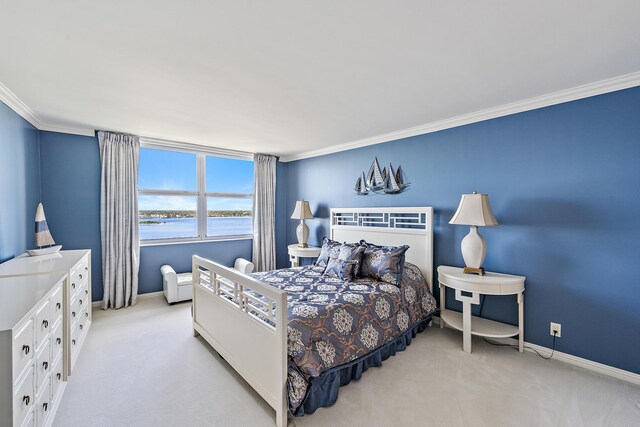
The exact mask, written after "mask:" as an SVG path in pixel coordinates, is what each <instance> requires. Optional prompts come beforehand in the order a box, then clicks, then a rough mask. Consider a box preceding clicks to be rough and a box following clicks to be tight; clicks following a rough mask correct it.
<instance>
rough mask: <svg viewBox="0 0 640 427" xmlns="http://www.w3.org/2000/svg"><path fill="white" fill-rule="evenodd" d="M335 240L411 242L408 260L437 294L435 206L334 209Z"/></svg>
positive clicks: (392, 244) (374, 242)
mask: <svg viewBox="0 0 640 427" xmlns="http://www.w3.org/2000/svg"><path fill="white" fill-rule="evenodd" d="M331 239H332V240H337V241H339V242H349V243H352V242H358V241H360V240H362V239H364V240H366V241H367V242H369V243H373V244H376V245H384V246H399V245H409V246H410V248H409V250H408V251H407V253H406V255H405V260H406V261H408V262H410V263H412V264H415V265H416V266H418V268H419V269H420V270H421V271H422V274H423V275H424V277H425V279H427V283H428V284H429V290H430V291H431V293H432V294H433V208H431V207H420V208H405V207H401V208H335V209H331Z"/></svg>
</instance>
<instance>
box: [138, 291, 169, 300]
mask: <svg viewBox="0 0 640 427" xmlns="http://www.w3.org/2000/svg"><path fill="white" fill-rule="evenodd" d="M154 297H164V292H163V291H156V292H146V293H144V294H138V299H142V300H144V299H149V298H154Z"/></svg>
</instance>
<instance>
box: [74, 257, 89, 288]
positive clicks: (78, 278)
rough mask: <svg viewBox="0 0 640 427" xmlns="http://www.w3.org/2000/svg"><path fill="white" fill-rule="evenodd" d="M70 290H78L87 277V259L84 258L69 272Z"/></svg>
mask: <svg viewBox="0 0 640 427" xmlns="http://www.w3.org/2000/svg"><path fill="white" fill-rule="evenodd" d="M69 279H70V280H71V291H72V292H73V291H76V290H78V289H79V288H80V287H81V286H82V284H83V283H84V282H86V281H87V280H88V279H89V265H88V263H87V259H86V258H84V259H83V260H82V261H80V263H79V264H78V266H76V268H75V270H73V271H72V272H71V277H70V278H69Z"/></svg>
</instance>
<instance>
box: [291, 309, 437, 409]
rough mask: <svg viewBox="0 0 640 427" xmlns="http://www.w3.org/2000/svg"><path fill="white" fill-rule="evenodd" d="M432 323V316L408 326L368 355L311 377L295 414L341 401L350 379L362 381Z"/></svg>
mask: <svg viewBox="0 0 640 427" xmlns="http://www.w3.org/2000/svg"><path fill="white" fill-rule="evenodd" d="M429 322H431V316H429V317H428V318H426V319H424V320H422V321H420V322H419V323H418V324H416V325H414V326H413V327H412V328H409V329H408V330H407V331H406V332H405V333H403V334H402V335H400V336H399V337H398V338H396V339H395V340H393V341H390V342H388V343H387V344H385V345H383V346H382V347H380V348H378V349H377V350H374V351H372V352H371V353H369V354H366V355H364V356H362V357H360V358H359V359H356V360H354V361H353V362H349V363H345V364H344V365H340V366H336V367H335V368H332V369H329V370H328V371H325V372H323V373H322V374H320V375H319V376H318V377H316V378H312V379H311V380H310V384H309V386H308V388H307V394H306V395H305V397H304V400H303V401H302V403H301V404H300V406H298V408H297V409H296V410H295V411H294V412H293V413H292V415H294V416H296V417H302V416H304V415H306V414H313V413H314V412H315V411H316V409H318V408H323V407H326V406H331V405H333V404H334V403H336V400H338V391H339V389H340V387H342V386H343V385H347V384H349V383H350V382H351V380H359V379H360V377H361V376H362V373H363V372H364V371H366V370H367V369H369V367H371V366H381V365H382V362H383V361H385V360H387V359H388V358H390V357H391V356H395V354H396V352H398V351H403V350H404V349H406V348H407V346H409V345H410V344H411V340H412V339H413V338H415V336H416V335H417V334H419V333H420V332H422V331H424V329H425V328H426V327H427V325H428V324H429Z"/></svg>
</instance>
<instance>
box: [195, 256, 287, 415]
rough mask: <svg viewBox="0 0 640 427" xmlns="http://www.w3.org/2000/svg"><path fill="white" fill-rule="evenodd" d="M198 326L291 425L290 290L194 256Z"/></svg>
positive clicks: (212, 344)
mask: <svg viewBox="0 0 640 427" xmlns="http://www.w3.org/2000/svg"><path fill="white" fill-rule="evenodd" d="M192 263H193V266H192V267H193V330H194V335H197V334H200V335H201V336H202V337H203V338H204V339H205V340H206V341H207V342H208V343H209V344H210V345H211V346H212V347H213V348H214V349H215V350H216V351H217V352H218V353H219V354H220V355H221V356H222V357H224V359H225V360H226V361H227V362H228V363H229V364H230V365H231V366H232V367H233V368H234V369H235V370H236V372H238V373H239V374H240V375H241V376H242V377H243V378H244V379H245V380H246V381H247V382H248V383H249V385H251V387H253V388H254V389H255V390H256V391H257V392H258V393H259V394H260V395H261V396H262V398H263V399H264V400H266V401H267V403H269V405H271V407H273V408H274V409H275V411H276V425H277V426H278V427H284V426H286V425H287V409H288V405H287V395H286V393H287V386H286V385H287V382H286V380H287V293H286V292H285V291H282V290H280V289H278V288H276V287H273V286H270V285H267V284H265V283H263V282H261V281H259V280H256V279H255V278H253V277H251V276H248V275H246V274H243V273H240V272H239V271H237V270H234V269H231V268H228V267H225V266H223V265H220V264H218V263H216V262H213V261H210V260H207V259H205V258H202V257H199V256H197V255H194V256H193V261H192Z"/></svg>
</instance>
